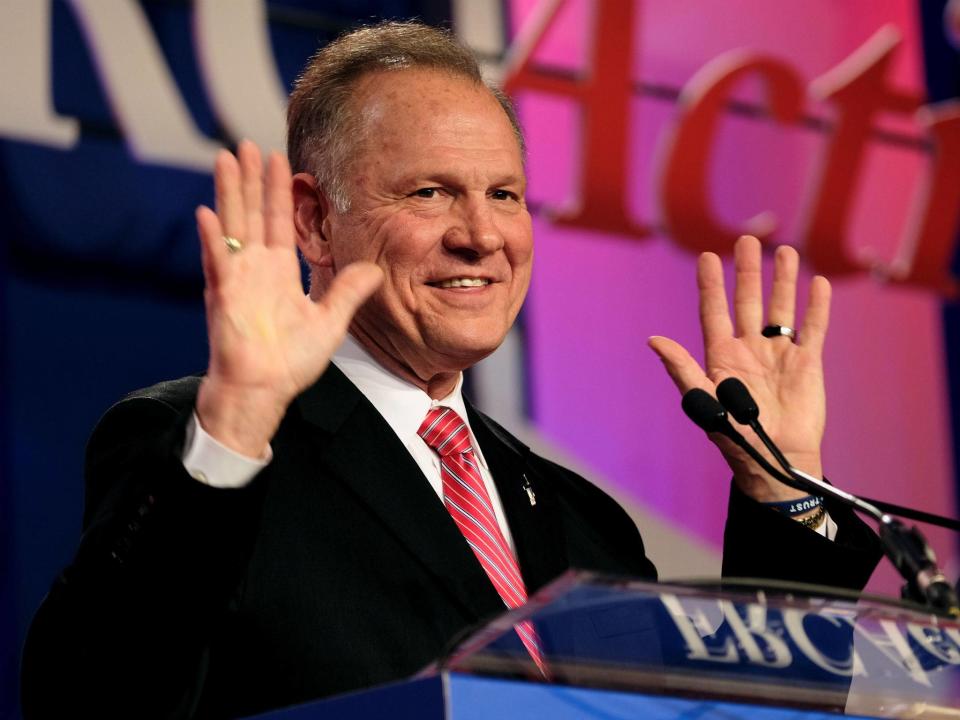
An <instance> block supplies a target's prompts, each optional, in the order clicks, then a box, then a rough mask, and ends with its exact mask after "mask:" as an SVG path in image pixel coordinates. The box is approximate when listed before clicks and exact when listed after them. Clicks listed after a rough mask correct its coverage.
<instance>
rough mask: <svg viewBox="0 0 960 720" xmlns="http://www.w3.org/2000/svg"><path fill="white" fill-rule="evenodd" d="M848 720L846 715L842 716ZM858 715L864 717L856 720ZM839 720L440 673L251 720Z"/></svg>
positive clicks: (791, 711) (828, 716)
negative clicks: (798, 719)
mask: <svg viewBox="0 0 960 720" xmlns="http://www.w3.org/2000/svg"><path fill="white" fill-rule="evenodd" d="M846 717H851V716H850V715H847V716H846ZM857 717H862V716H857ZM334 718H335V719H336V720H380V719H381V718H391V720H407V719H408V718H410V719H411V720H412V719H413V718H416V719H417V720H494V719H495V720H509V719H510V718H550V720H637V719H638V718H643V720H680V719H681V718H683V719H689V718H697V720H741V719H742V720H794V719H797V718H803V720H836V718H837V715H836V713H827V712H819V711H810V710H806V709H789V708H777V707H762V706H758V705H746V704H742V703H732V702H723V701H717V700H705V699H699V700H694V699H688V698H676V697H665V696H656V695H642V694H638V693H629V692H619V691H614V690H594V689H591V688H580V687H568V686H563V685H547V684H541V683H528V682H523V681H519V680H500V679H497V678H488V677H476V676H471V675H461V674H459V673H446V672H445V673H442V674H441V675H437V676H434V677H429V678H421V679H416V680H409V681H407V682H402V683H395V684H392V685H387V686H383V687H380V688H375V689H373V690H368V691H366V692H361V693H354V694H351V695H345V696H343V697H338V698H333V699H331V700H325V701H321V702H316V703H310V704H308V705H301V706H298V707H295V708H289V709H287V710H280V711H277V712H273V713H270V714H268V715H258V716H257V718H256V720H332V719H334Z"/></svg>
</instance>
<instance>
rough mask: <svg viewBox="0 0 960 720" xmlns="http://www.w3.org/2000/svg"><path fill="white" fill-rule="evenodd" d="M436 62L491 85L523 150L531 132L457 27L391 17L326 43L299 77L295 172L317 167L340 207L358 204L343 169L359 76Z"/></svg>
mask: <svg viewBox="0 0 960 720" xmlns="http://www.w3.org/2000/svg"><path fill="white" fill-rule="evenodd" d="M405 68H429V69H435V70H440V71H442V72H446V73H449V74H451V75H454V76H456V77H463V78H466V79H468V80H471V81H473V82H474V83H476V84H477V85H483V86H484V87H486V88H487V89H488V90H490V92H491V93H492V94H493V96H494V97H495V98H496V99H497V101H498V102H499V103H500V107H501V108H503V111H504V112H505V113H506V115H507V118H508V119H509V120H510V124H511V125H512V126H513V131H514V134H515V135H516V138H517V144H518V145H519V147H520V153H521V156H523V155H525V153H526V146H525V143H524V140H523V132H522V130H521V128H520V122H519V120H518V119H517V113H516V110H515V109H514V107H513V103H512V102H511V101H510V98H508V97H507V95H506V93H504V92H503V91H502V90H501V89H500V88H498V87H495V86H493V85H490V84H489V83H487V82H485V81H484V79H483V77H482V76H481V74H480V66H479V65H478V64H477V61H476V58H475V57H474V56H473V53H472V52H471V51H470V50H469V49H468V48H467V47H465V46H464V45H462V44H461V43H460V41H459V40H457V38H456V37H455V36H454V35H453V33H451V32H450V31H449V30H444V29H440V28H435V27H431V26H429V25H424V24H422V23H418V22H383V23H379V24H377V25H371V26H368V27H363V28H360V29H358V30H354V31H352V32H349V33H347V34H345V35H342V36H340V37H339V38H337V39H336V40H334V41H333V42H331V43H329V44H328V45H326V46H324V47H323V48H321V49H320V50H318V51H317V52H316V53H315V54H314V55H313V57H312V58H311V59H310V62H308V63H307V66H306V68H304V70H303V72H302V73H301V75H300V77H299V78H297V81H296V83H295V85H294V89H293V92H292V93H291V95H290V104H289V106H288V108H287V156H288V157H289V159H290V166H291V167H292V168H293V171H294V172H307V173H310V174H311V175H313V176H314V177H315V178H316V179H317V182H318V183H319V185H320V187H321V188H323V190H324V192H326V193H327V196H328V197H329V198H330V200H331V201H332V202H333V204H334V205H335V207H336V208H337V210H339V211H340V212H346V211H347V210H348V209H349V207H350V198H349V196H348V193H347V190H346V186H345V183H344V178H343V175H342V172H343V170H344V168H345V167H347V166H348V163H349V160H350V155H351V152H352V151H353V150H354V144H355V143H354V141H353V140H351V138H352V137H353V136H354V135H355V133H354V130H356V127H357V124H358V117H357V113H356V111H355V108H354V107H353V104H352V103H351V102H350V99H351V95H352V94H353V90H354V87H355V85H356V83H357V81H358V80H359V79H360V78H361V77H362V76H364V75H366V74H368V73H373V72H390V71H394V70H402V69H405Z"/></svg>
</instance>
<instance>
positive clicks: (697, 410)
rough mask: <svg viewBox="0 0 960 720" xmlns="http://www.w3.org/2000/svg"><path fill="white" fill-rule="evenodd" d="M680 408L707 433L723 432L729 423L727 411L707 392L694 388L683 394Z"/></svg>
mask: <svg viewBox="0 0 960 720" xmlns="http://www.w3.org/2000/svg"><path fill="white" fill-rule="evenodd" d="M680 406H681V407H682V408H683V411H684V412H685V413H686V414H687V417H688V418H690V419H691V420H693V421H694V422H695V423H696V424H697V425H698V426H699V427H700V429H701V430H704V431H706V432H708V433H709V432H723V427H724V426H725V424H726V422H727V411H726V410H724V409H723V405H721V404H720V403H719V402H717V399H716V398H715V397H713V396H712V395H711V394H710V393H708V392H707V391H706V390H703V389H701V388H693V389H692V390H687V392H685V393H684V394H683V400H681V401H680Z"/></svg>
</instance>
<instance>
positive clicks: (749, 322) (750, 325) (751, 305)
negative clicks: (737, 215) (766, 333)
mask: <svg viewBox="0 0 960 720" xmlns="http://www.w3.org/2000/svg"><path fill="white" fill-rule="evenodd" d="M733 264H734V268H735V269H736V273H737V279H736V287H735V288H734V291H733V312H734V315H735V317H736V319H737V336H738V337H743V336H744V335H757V334H759V333H760V331H761V330H762V329H763V277H762V276H763V265H762V253H761V250H760V241H759V240H757V239H756V238H755V237H753V235H741V236H740V237H739V238H738V239H737V242H736V244H735V245H734V246H733Z"/></svg>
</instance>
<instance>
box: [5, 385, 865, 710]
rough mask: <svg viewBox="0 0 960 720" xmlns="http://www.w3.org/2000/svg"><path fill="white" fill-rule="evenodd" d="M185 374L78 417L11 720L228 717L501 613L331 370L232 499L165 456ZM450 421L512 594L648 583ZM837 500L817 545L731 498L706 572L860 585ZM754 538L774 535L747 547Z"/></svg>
mask: <svg viewBox="0 0 960 720" xmlns="http://www.w3.org/2000/svg"><path fill="white" fill-rule="evenodd" d="M198 384H199V379H198V378H187V379H183V380H178V381H173V382H169V383H163V384H161V385H157V386H155V387H153V388H149V389H147V390H144V391H141V392H138V393H135V394H133V395H132V396H130V397H128V398H126V399H125V400H123V401H122V402H120V403H119V404H117V405H116V406H114V407H113V408H112V409H111V410H110V411H109V412H108V413H107V415H106V416H105V417H104V418H103V420H102V421H101V422H100V424H99V425H98V427H97V429H96V430H95V432H94V434H93V437H92V439H91V442H90V446H89V448H88V456H87V505H86V509H85V514H84V528H85V530H84V534H83V538H82V540H81V545H80V549H79V551H78V553H77V556H76V558H75V560H74V562H73V564H72V565H71V566H70V567H69V568H67V569H66V570H65V571H64V572H63V573H62V574H61V576H60V577H59V578H58V579H57V580H56V582H55V583H54V586H53V588H52V590H51V592H50V594H49V595H48V597H47V598H46V600H45V601H44V603H43V605H42V606H41V608H40V610H39V611H38V613H37V616H36V618H35V620H34V623H33V625H32V627H31V631H30V635H29V637H28V641H27V646H26V649H25V652H24V664H23V674H22V680H23V682H22V689H23V708H24V713H25V716H26V717H27V718H39V717H54V716H55V715H60V714H63V713H65V712H68V711H69V714H71V715H76V714H78V712H79V714H82V715H84V716H91V717H101V718H102V717H115V716H116V717H139V718H146V717H194V716H195V717H236V716H242V715H248V714H252V713H255V712H258V711H261V710H265V709H267V708H272V707H278V706H282V705H288V704H292V703H295V702H300V701H305V700H308V699H312V698H316V697H320V696H324V695H329V694H333V693H338V692H343V691H347V690H352V689H356V688H361V687H365V686H369V685H373V684H376V683H381V682H385V681H388V680H393V679H397V678H401V677H404V676H407V675H410V674H412V673H415V672H416V671H418V670H420V669H421V668H423V667H424V666H425V665H427V664H428V663H429V662H431V661H432V660H434V659H435V658H437V656H439V655H441V654H442V653H443V651H444V650H445V649H446V648H447V647H448V644H449V643H450V642H451V640H452V639H454V638H456V637H458V636H459V635H461V634H462V633H463V631H464V630H465V629H466V628H469V627H471V626H474V625H476V624H477V623H479V622H480V621H482V620H484V619H487V618H490V617H492V616H494V615H497V614H499V613H501V612H502V611H503V609H504V607H503V603H502V601H501V600H500V598H499V597H498V595H497V593H496V591H495V590H494V589H493V587H492V585H491V584H490V582H489V580H488V579H487V577H486V576H485V574H484V572H483V570H482V569H481V567H480V566H479V564H478V563H477V562H476V560H475V558H474V557H473V554H472V552H471V551H470V549H469V547H468V546H467V545H466V543H465V542H464V540H463V538H462V536H461V535H460V532H459V530H458V529H457V527H456V525H455V524H454V523H453V521H452V520H451V518H450V517H449V515H448V514H447V512H446V510H445V509H444V507H443V505H442V503H441V502H440V501H439V499H438V498H437V495H436V493H435V492H434V491H433V489H432V488H431V487H430V485H429V483H428V482H427V480H426V479H425V478H424V477H423V475H422V473H421V472H420V470H419V468H418V467H417V465H416V464H415V462H414V461H413V459H412V458H411V457H410V455H409V453H408V452H407V451H406V449H405V448H404V447H403V445H402V443H401V442H400V441H399V439H398V438H397V437H396V435H395V434H394V433H393V431H392V430H391V429H390V427H389V426H388V425H387V424H386V422H385V421H384V420H383V418H382V417H381V416H380V415H379V414H378V413H377V412H376V410H375V409H374V408H373V406H372V405H370V403H369V402H367V400H366V399H365V398H364V397H363V396H362V395H361V394H360V392H359V391H358V390H357V389H356V388H355V387H354V386H353V385H352V383H350V382H349V380H347V379H346V377H344V376H343V374H342V373H340V372H339V371H338V370H337V369H336V368H335V367H331V368H330V369H329V370H328V371H327V372H326V373H325V374H324V376H323V377H322V378H321V379H320V381H318V383H317V384H316V385H315V386H314V387H312V388H311V389H310V390H308V391H307V392H305V393H304V394H303V395H301V396H300V397H299V398H297V400H296V401H295V402H294V403H293V405H292V406H291V408H290V409H289V411H288V413H287V415H286V417H285V418H284V420H283V422H282V424H281V426H280V428H279V430H278V432H277V435H276V437H275V438H274V440H273V442H272V447H273V450H274V460H273V462H272V463H271V464H270V465H269V466H268V467H267V468H266V469H265V470H264V471H263V472H262V473H260V475H258V476H257V478H256V479H255V480H254V482H253V483H252V484H251V485H250V486H248V487H246V488H242V489H237V490H224V489H216V488H211V487H207V486H205V485H202V484H200V483H198V482H196V481H195V480H193V479H192V478H190V477H189V476H188V475H187V474H186V472H185V471H184V470H183V467H182V464H181V462H180V454H181V450H182V444H183V434H184V427H185V424H186V422H187V419H188V418H189V416H190V413H191V411H192V408H193V403H194V398H195V395H196V390H197V387H198ZM470 415H471V417H470V420H471V426H472V427H473V429H474V433H475V434H476V436H477V439H478V441H479V443H480V445H481V447H482V449H483V453H484V456H485V458H486V459H487V462H488V464H489V465H490V468H491V471H492V474H493V477H494V478H495V482H496V484H497V488H498V491H499V493H500V496H501V499H502V501H503V506H504V510H505V513H506V515H507V520H508V522H509V525H510V529H511V532H512V534H513V537H514V541H515V544H516V549H517V555H518V558H519V563H520V567H521V571H522V573H523V576H524V579H525V581H526V583H527V587H528V590H529V591H530V592H531V593H533V592H535V591H536V590H537V589H538V588H540V587H541V586H543V585H544V584H545V583H547V582H548V581H550V580H551V579H553V578H554V577H556V576H557V575H559V574H560V573H562V572H563V571H564V570H566V569H567V568H570V567H576V568H585V569H592V570H597V571H601V572H605V573H614V574H620V575H632V576H638V577H643V578H651V579H653V578H655V577H656V570H655V568H654V567H653V565H652V563H651V562H650V561H649V560H648V559H647V558H646V556H645V554H644V549H643V543H642V541H641V539H640V535H639V533H638V532H637V529H636V527H635V526H634V524H633V522H632V521H631V520H630V518H629V517H628V516H627V515H626V514H625V513H624V512H623V510H622V509H621V508H620V507H619V506H618V505H617V504H616V503H615V502H614V501H613V500H612V499H610V498H609V497H608V496H607V495H605V494H604V493H603V492H601V491H600V490H598V489H597V488H596V487H594V486H593V485H591V484H590V483H588V482H587V481H586V480H584V479H583V478H580V477H579V476H577V475H575V474H573V473H571V472H569V471H567V470H565V469H564V468H562V467H560V466H558V465H556V464H554V463H551V462H549V461H548V460H545V459H543V458H540V457H537V456H536V455H534V454H532V453H531V452H530V451H529V449H528V448H527V447H525V446H524V445H523V444H521V443H520V442H518V441H517V440H516V439H515V438H513V437H512V436H511V435H509V434H508V433H507V432H506V431H504V430H503V429H502V428H500V427H499V426H498V425H496V423H494V422H493V421H491V420H490V419H489V418H486V417H485V416H483V415H481V414H480V413H477V412H475V411H473V410H470ZM526 484H529V485H530V486H531V487H532V489H533V490H534V492H535V494H536V499H537V503H536V505H531V504H530V502H529V500H528V496H527V493H526V491H525V489H524V485H526ZM836 512H837V516H838V519H840V520H841V524H842V527H844V533H842V536H841V538H838V540H840V542H838V543H836V544H834V543H829V542H827V541H825V540H823V539H822V538H820V537H819V536H816V535H814V534H813V533H810V532H809V531H807V530H805V529H804V528H802V527H800V526H799V525H798V524H797V523H793V522H792V521H790V520H786V519H783V518H781V517H780V516H778V515H777V514H776V513H773V512H771V511H769V510H767V509H765V508H762V507H760V506H759V505H757V504H756V503H753V502H752V501H750V500H748V499H746V498H744V497H743V496H741V495H739V494H738V493H734V495H733V499H732V502H731V508H730V518H731V523H730V525H728V532H727V537H726V541H725V544H726V546H727V548H728V549H733V551H734V552H735V553H739V554H740V555H741V556H742V557H741V558H740V559H739V560H738V561H737V562H732V561H731V562H730V563H728V566H727V567H725V570H726V571H730V572H734V573H736V574H741V575H752V576H765V577H794V578H797V577H798V575H799V578H798V579H803V580H808V581H818V580H819V581H821V582H827V583H830V582H832V583H835V584H841V585H852V586H862V584H863V583H865V582H866V579H867V578H868V577H869V573H870V571H871V570H872V568H873V564H874V563H875V562H876V551H875V548H874V547H873V546H871V545H870V541H869V536H868V535H867V534H865V533H866V528H863V527H862V526H859V525H857V524H856V521H854V520H853V519H852V518H850V517H847V516H845V515H844V513H843V512H842V511H841V510H837V511H836ZM747 528H749V532H747V533H745V532H743V530H744V529H747ZM843 535H845V536H846V537H843ZM757 537H765V538H776V539H777V542H778V543H779V545H780V546H779V547H776V548H775V550H771V549H770V543H762V544H761V545H763V546H764V548H765V549H763V550H760V551H758V549H757V547H756V546H757V543H756V542H755V541H756V538H757ZM799 561H802V565H801V566H800V567H799V568H798V566H797V563H798V562H799ZM798 569H799V572H798Z"/></svg>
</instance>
